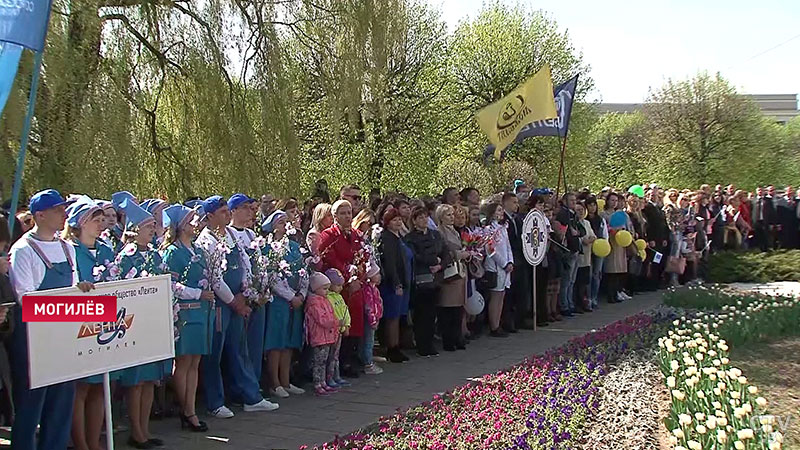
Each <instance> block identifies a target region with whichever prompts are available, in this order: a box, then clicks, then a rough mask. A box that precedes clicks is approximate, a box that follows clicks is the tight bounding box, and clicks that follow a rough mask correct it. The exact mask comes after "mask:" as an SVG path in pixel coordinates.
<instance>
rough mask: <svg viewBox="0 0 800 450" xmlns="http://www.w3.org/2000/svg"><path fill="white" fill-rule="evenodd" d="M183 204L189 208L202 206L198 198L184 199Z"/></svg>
mask: <svg viewBox="0 0 800 450" xmlns="http://www.w3.org/2000/svg"><path fill="white" fill-rule="evenodd" d="M183 204H184V205H185V206H187V207H189V208H192V209H195V208H197V207H198V206H202V205H203V201H202V200H200V199H195V200H189V201H185V202H183Z"/></svg>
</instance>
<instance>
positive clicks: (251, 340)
mask: <svg viewBox="0 0 800 450" xmlns="http://www.w3.org/2000/svg"><path fill="white" fill-rule="evenodd" d="M247 232H248V233H249V234H251V236H250V239H251V240H253V239H255V233H253V232H252V231H250V230H247ZM244 251H245V252H246V253H247V256H248V258H250V261H251V264H250V266H251V267H252V268H253V270H254V271H255V269H256V264H254V263H253V261H254V259H255V257H256V256H255V255H256V249H254V248H249V247H246V248H245V249H244ZM257 275H258V274H256V273H255V272H254V273H253V276H257ZM245 328H246V330H245V332H246V335H247V337H246V338H247V356H248V359H249V363H250V367H251V369H252V370H253V376H254V377H255V378H256V379H257V380H258V379H261V369H262V366H263V362H264V339H265V336H266V332H267V308H266V306H259V307H257V308H253V310H252V312H250V315H249V316H247V324H246V327H245Z"/></svg>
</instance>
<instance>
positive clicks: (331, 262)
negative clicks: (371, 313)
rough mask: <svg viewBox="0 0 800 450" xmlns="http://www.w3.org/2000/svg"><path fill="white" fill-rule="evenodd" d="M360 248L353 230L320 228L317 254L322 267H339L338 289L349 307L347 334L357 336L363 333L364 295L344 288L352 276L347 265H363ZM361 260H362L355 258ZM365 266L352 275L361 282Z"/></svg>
mask: <svg viewBox="0 0 800 450" xmlns="http://www.w3.org/2000/svg"><path fill="white" fill-rule="evenodd" d="M362 249H363V238H362V237H361V233H360V232H358V231H357V230H351V231H350V232H349V233H347V234H345V233H343V232H342V229H341V228H339V226H338V225H333V226H332V227H330V228H328V229H326V230H324V231H323V232H322V233H320V237H319V254H320V258H321V259H322V270H323V271H325V270H328V269H330V268H334V269H339V272H341V273H342V276H344V279H345V288H344V290H343V291H342V297H344V301H345V303H347V309H349V310H350V336H354V337H361V336H363V335H364V295H363V292H362V290H361V289H359V290H358V291H357V292H353V293H351V292H350V291H349V289H348V287H347V286H348V285H349V284H350V278H351V277H352V276H353V274H352V273H351V270H350V267H351V266H353V265H358V266H362V265H366V263H367V261H366V260H363V259H364V258H363V257H362V256H360V255H363V254H362ZM360 259H362V260H363V261H359V260H360ZM365 271H366V268H365V267H358V270H357V273H356V274H355V276H356V277H357V278H358V279H359V281H361V283H362V284H363V283H364V282H365V278H366V277H365V276H364V272H365Z"/></svg>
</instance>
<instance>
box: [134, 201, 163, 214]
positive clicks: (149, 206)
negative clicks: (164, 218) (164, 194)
mask: <svg viewBox="0 0 800 450" xmlns="http://www.w3.org/2000/svg"><path fill="white" fill-rule="evenodd" d="M140 206H141V207H142V208H144V210H145V211H147V212H149V213H150V214H152V215H154V216H155V215H156V211H158V209H159V208H164V207H166V206H167V202H165V201H164V200H161V199H160V198H151V199H147V200H145V201H143V202H142V204H141V205H140Z"/></svg>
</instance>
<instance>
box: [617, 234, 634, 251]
mask: <svg viewBox="0 0 800 450" xmlns="http://www.w3.org/2000/svg"><path fill="white" fill-rule="evenodd" d="M615 239H616V241H617V244H618V245H619V246H620V247H627V246H629V245H631V243H632V242H633V236H631V233H630V231H628V230H620V231H617V235H616V237H615Z"/></svg>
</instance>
